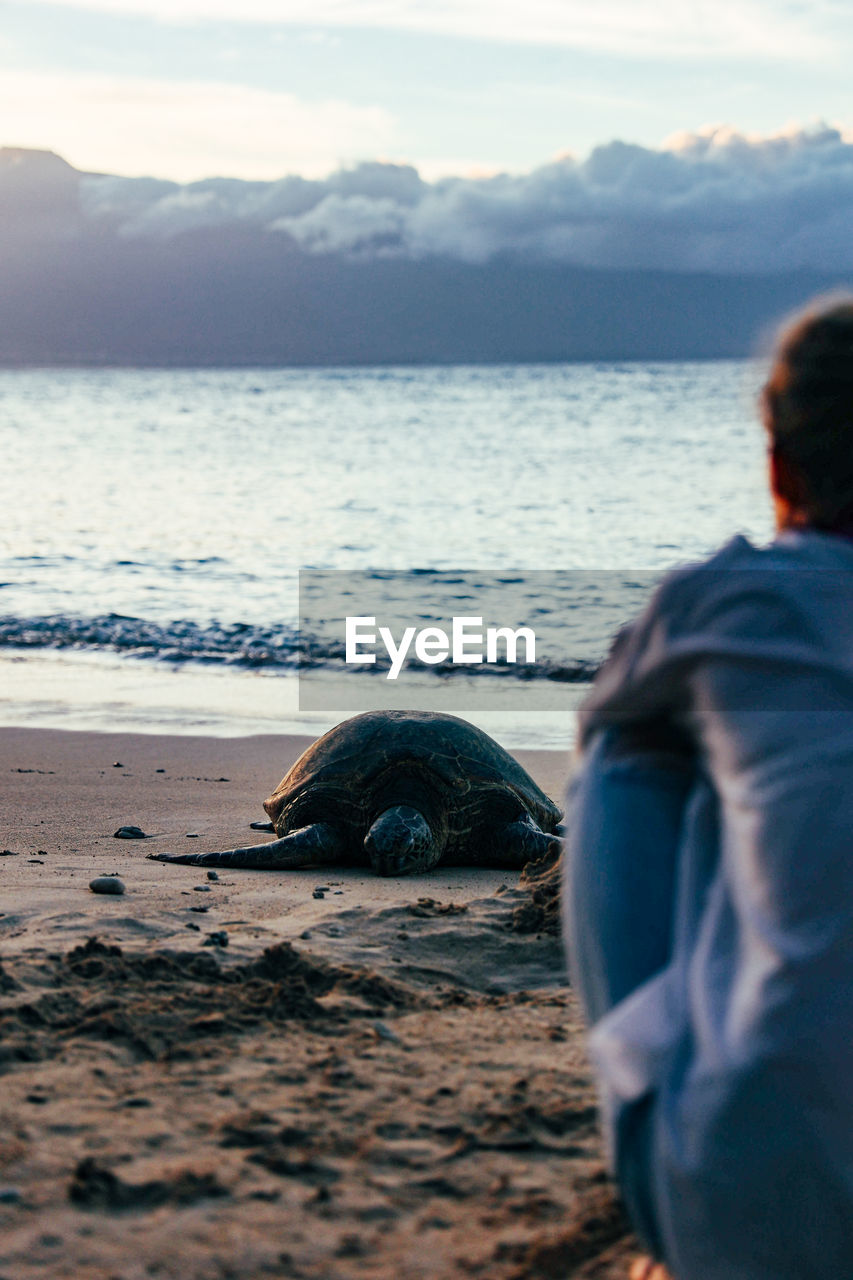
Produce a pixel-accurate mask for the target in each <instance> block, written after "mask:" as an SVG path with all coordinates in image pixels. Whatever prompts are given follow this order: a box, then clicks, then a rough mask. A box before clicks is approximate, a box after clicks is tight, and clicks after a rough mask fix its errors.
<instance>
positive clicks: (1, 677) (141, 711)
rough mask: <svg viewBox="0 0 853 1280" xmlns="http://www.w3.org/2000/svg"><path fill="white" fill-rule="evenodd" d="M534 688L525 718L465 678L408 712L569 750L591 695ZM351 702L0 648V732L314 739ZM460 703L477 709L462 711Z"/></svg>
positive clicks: (294, 683) (215, 672)
mask: <svg viewBox="0 0 853 1280" xmlns="http://www.w3.org/2000/svg"><path fill="white" fill-rule="evenodd" d="M534 683H535V684H536V685H537V688H536V689H535V690H533V693H535V695H536V696H535V698H534V697H533V693H531V695H530V698H529V706H528V709H526V710H524V711H519V710H518V709H517V703H516V699H517V697H518V691H515V692H514V693H513V694H512V698H511V701H510V703H509V706H508V707H507V706H506V705H503V704H502V701H501V695H502V688H501V685H502V682H501V681H500V680H496V682H495V687H494V688H491V689H486V688H485V687H484V685H485V682H484V681H482V680H481V681H475V682H473V691H472V686H471V684H469V683H468V682H466V680H465V678H464V677H456V678H455V680H454V682H453V686H452V687H448V686H446V685H445V684H444V682H442V681H440V680H438V679H436V677H434V676H433V677H425V678H424V679H423V680H422V681H421V682H420V683H417V684H414V685H413V686H409V691H408V692H407V694H406V698H407V699H408V700H410V701H407V703H406V705H407V706H408V705H411V707H412V708H416V707H419V706H420V707H422V708H423V709H426V710H437V711H438V710H442V711H447V712H449V713H451V714H457V715H461V716H462V718H463V719H467V720H471V721H472V722H473V723H475V724H477V725H479V727H480V728H482V729H484V730H485V731H486V732H487V733H489V734H491V736H492V737H494V738H496V739H497V740H498V741H499V742H500V743H501V744H502V745H503V746H505V747H506V748H507V749H508V750H510V751H514V750H515V749H516V748H520V749H525V750H538V749H542V750H546V751H547V750H554V751H558V752H559V751H565V750H568V749H569V748H571V746H572V744H573V742H574V734H575V711H576V708H577V706H578V704H579V703H580V702H581V701H582V699H583V698H584V696H585V695H586V693H587V691H588V689H589V687H590V686H589V685H587V684H583V683H579V684H561V683H554V682H551V681H537V682H534ZM538 686H541V687H538ZM525 689H526V690H529V689H530V686H529V685H525ZM354 692H355V690H354V687H353V685H352V684H348V683H347V681H346V679H342V678H340V677H338V678H334V677H330V679H329V680H328V682H324V688H323V698H322V707H321V708H320V709H317V710H304V709H301V708H300V702H299V694H300V688H299V681H298V678H297V676H296V675H295V674H294V675H283V674H275V675H271V674H268V673H265V672H264V671H237V670H234V669H233V668H227V667H226V668H223V667H217V668H210V667H204V666H202V665H200V664H185V665H183V666H180V667H175V666H172V665H169V664H167V663H165V662H164V663H160V664H157V663H155V662H152V661H151V660H148V659H144V658H132V657H123V656H119V655H116V654H108V653H103V652H96V653H91V652H86V651H82V652H76V651H67V650H38V651H30V650H24V651H19V650H15V649H3V648H0V728H2V729H6V728H8V729H16V728H24V727H31V728H39V729H43V730H49V731H62V730H67V731H74V732H86V731H90V732H98V733H104V734H108V733H113V732H121V733H137V734H144V735H146V736H154V737H158V736H168V737H178V736H182V737H203V736H208V737H213V738H218V739H228V738H246V737H255V736H258V735H265V736H281V737H292V736H296V737H309V738H312V739H313V738H315V737H318V736H319V735H320V734H321V733H325V732H326V730H327V729H330V728H331V727H332V726H333V725H335V724H338V723H339V722H340V721H341V720H344V719H346V718H347V717H348V716H350V715H353V714H356V713H357V712H358V711H360V710H365V709H367V708H365V707H364V706H363V705H354V704H353V696H354ZM361 697H362V695H361V694H359V701H361ZM379 702H380V705H381V697H380V699H379ZM466 702H467V703H468V704H469V705H470V706H472V707H474V708H475V709H474V710H473V711H471V710H467V711H466V707H465V705H462V704H465V703H466ZM282 772H283V771H282Z"/></svg>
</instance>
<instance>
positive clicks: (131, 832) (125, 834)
mask: <svg viewBox="0 0 853 1280" xmlns="http://www.w3.org/2000/svg"><path fill="white" fill-rule="evenodd" d="M113 839H114V840H145V839H147V836H146V835H145V832H144V831H143V830H142V828H141V827H119V829H118V831H114V832H113Z"/></svg>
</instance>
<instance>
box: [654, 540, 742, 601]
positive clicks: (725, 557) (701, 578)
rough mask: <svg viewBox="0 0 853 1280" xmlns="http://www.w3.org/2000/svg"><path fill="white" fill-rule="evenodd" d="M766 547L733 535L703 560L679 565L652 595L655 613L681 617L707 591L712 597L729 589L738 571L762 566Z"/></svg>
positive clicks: (703, 599)
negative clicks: (757, 545)
mask: <svg viewBox="0 0 853 1280" xmlns="http://www.w3.org/2000/svg"><path fill="white" fill-rule="evenodd" d="M765 552H766V548H763V547H756V546H755V545H754V543H752V542H750V541H749V539H748V538H745V537H744V536H743V534H740V533H738V534H735V536H734V537H733V538H730V539H729V540H728V542H726V543H724V544H723V546H721V547H719V548H718V549H717V550H716V551H714V552H713V553H712V554H711V555H710V556H708V557H707V558H706V559H705V560H697V561H693V562H690V563H689V564H683V565H679V566H678V567H677V568H675V569H671V570H670V572H669V573H668V574H666V576H665V577H664V578H663V579H662V580H661V582H660V584H659V586H658V588H657V591H656V592H655V597H654V602H653V607H654V611H655V613H657V614H658V615H660V616H664V617H670V618H672V619H677V618H685V617H687V616H689V615H690V614H692V613H693V611H694V609H695V607H696V605H697V604H699V603H700V602H706V601H707V599H708V595H709V592H710V593H711V594H712V595H714V596H719V595H720V593H721V592H722V593H725V592H726V591H727V590H728V589H730V588H731V587H732V585H733V584H734V581H735V579H736V577H738V576H739V575H740V573H741V572H754V571H755V570H757V569H759V568H761V567H764V566H765V564H766V562H765V560H764V559H763V557H764V555H765Z"/></svg>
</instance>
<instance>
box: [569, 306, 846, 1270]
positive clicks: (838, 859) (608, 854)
mask: <svg viewBox="0 0 853 1280" xmlns="http://www.w3.org/2000/svg"><path fill="white" fill-rule="evenodd" d="M824 321H826V323H827V324H828V327H829V329H830V330H833V332H831V333H830V334H829V337H827V335H826V334H821V333H820V331H819V330H820V326H821V324H823V323H824ZM807 326H810V327H811V329H809V328H807ZM815 335H816V336H815ZM810 342H811V344H812V347H816V348H817V356H815V352H814V351H812V352H811V353H809V352H808V351H807V352H806V355H807V356H808V357H809V360H807V361H806V364H807V372H808V375H809V376H808V378H805V379H804V378H803V377H802V376H800V384H799V385H800V389H801V388H802V384H803V383H804V382H805V383H807V384H808V385H807V386H806V391H807V392H808V394H806V395H805V400H804V406H805V407H804V410H803V412H801V413H800V414H799V418H798V419H797V421H798V422H799V424H800V426H801V427H802V425H803V424H805V427H806V428H808V430H804V431H803V433H802V434H803V436H804V440H805V443H804V444H803V440H800V441H794V444H793V446H791V444H790V440H789V441H788V442H787V444H786V442H785V431H784V428H785V426H786V423H787V424H788V425H790V417H791V415H790V413H789V414H788V418H787V419H786V417H785V413H786V412H787V411H788V409H787V408H786V406H783V407H782V409H780V408H779V405H778V403H775V404H774V402H773V394H774V393H773V385H774V384H773V379H771V382H770V384H769V390H768V395H767V399H768V410H769V416H770V421H769V423H768V425H769V426H770V430H771V435H772V443H773V457H774V473H773V481H774V490H775V492H776V494H777V502H778V503H779V504H780V505H779V507H777V510H779V512H780V525H781V531H780V534H779V537H778V538H777V540H776V541H775V542H774V543H773V544H772V545H771V546H770V547H768V548H763V549H759V548H755V547H753V546H751V545H750V544H749V543H748V542H747V541H745V540H744V539H742V538H736V539H734V540H733V541H732V542H731V543H729V544H728V545H727V546H726V547H724V548H723V549H722V551H720V552H718V553H717V555H715V556H714V557H712V558H711V559H710V560H709V561H707V562H706V563H705V564H704V565H702V566H698V567H696V568H693V569H688V570H682V571H679V572H677V573H676V574H674V575H672V576H671V577H670V578H669V579H668V580H667V581H666V582H665V583H664V584H663V586H662V588H661V589H660V590H659V592H658V594H657V596H656V598H655V600H654V601H653V602H652V604H651V606H650V607H649V609H648V610H647V611H646V613H645V614H644V615H643V617H642V618H641V619H640V620H639V622H638V623H637V624H636V625H635V626H634V627H632V628H631V629H630V630H629V631H628V632H627V633H626V634H625V636H624V637H623V638H622V640H621V641H620V643H619V644H617V646H616V648H615V650H614V653H613V655H612V657H611V659H610V660H609V662H608V664H607V665H606V667H605V669H604V671H603V672H602V675H601V676H600V678H599V680H598V681H597V682H596V686H595V689H594V691H593V694H592V696H591V698H590V699H589V700H588V702H587V704H586V706H585V708H584V709H583V712H582V717H581V727H582V734H583V738H584V741H585V742H586V743H587V748H588V750H587V754H588V763H587V769H586V777H585V778H582V779H581V782H580V784H579V786H578V788H577V791H576V795H575V805H576V812H575V814H574V815H572V819H571V821H572V834H571V838H570V842H569V843H570V848H569V855H570V857H569V861H570V869H569V878H568V894H567V918H568V922H569V931H570V933H571V934H573V935H575V936H574V937H569V939H568V942H569V945H570V948H571V949H573V951H574V969H575V972H576V974H577V976H578V978H579V982H580V986H581V989H582V994H584V995H585V996H586V1002H587V1007H588V1009H589V1010H590V1013H591V1016H592V1020H593V1021H594V1023H595V1025H594V1027H593V1032H592V1037H591V1044H592V1049H593V1055H594V1058H595V1060H596V1062H597V1065H598V1068H599V1072H600V1082H601V1088H602V1093H603V1099H604V1103H605V1115H606V1116H607V1117H608V1119H609V1124H610V1138H611V1143H612V1146H613V1148H614V1151H615V1160H616V1165H617V1171H618V1173H619V1176H620V1179H621V1180H622V1183H623V1189H624V1190H625V1193H626V1199H627V1201H628V1205H629V1208H631V1209H632V1211H633V1215H634V1217H635V1221H636V1225H637V1226H638V1228H639V1229H640V1230H641V1232H642V1233H643V1234H644V1235H645V1236H646V1239H647V1242H648V1243H649V1244H650V1245H651V1246H652V1248H653V1249H654V1250H655V1252H656V1253H657V1254H658V1255H659V1256H662V1257H663V1258H665V1260H666V1262H667V1263H668V1265H669V1266H670V1267H671V1268H672V1270H673V1271H674V1272H675V1274H676V1276H677V1277H678V1280H724V1278H725V1280H759V1278H761V1280H764V1278H766V1280H771V1277H772V1280H789V1278H790V1280H794V1278H795V1277H796V1280H806V1278H810V1277H815V1280H817V1278H823V1277H826V1278H827V1280H829V1277H833V1280H835V1278H836V1277H839V1276H844V1275H853V1090H851V1088H850V1077H851V1069H853V785H851V783H853V538H851V537H850V536H849V531H848V528H847V524H848V521H849V520H850V516H851V515H853V307H850V306H844V307H840V308H839V307H836V308H834V309H833V310H832V311H830V312H827V313H825V316H819V317H817V318H809V319H808V320H807V321H805V322H803V324H801V325H800V326H798V328H797V329H796V330H793V331H792V332H791V334H789V336H788V339H787V348H786V347H785V346H783V348H782V354H781V355H780V359H779V361H778V362H777V366H776V369H775V371H774V373H775V375H776V376H777V379H778V380H780V381H781V382H783V383H785V381H786V379H787V383H786V385H785V386H783V387H782V392H783V393H784V392H785V391H786V389H787V393H788V394H789V397H790V396H792V395H793V394H794V392H797V394H799V392H798V389H797V387H798V384H797V381H796V377H794V376H793V375H791V370H790V369H789V368H788V365H789V364H790V365H792V366H793V373H794V374H796V373H797V372H798V370H797V367H796V362H797V354H798V353H797V343H799V344H800V346H803V345H805V347H808V346H809V343H810ZM792 348H793V355H792ZM839 351H840V352H841V356H838V352H839ZM842 357H843V359H842ZM809 361H811V363H809ZM801 363H802V359H801ZM780 371H781V372H780ZM821 371H822V373H821ZM839 371H840V374H839ZM799 372H800V374H802V370H800V371H799ZM782 374H784V375H785V376H784V377H783V376H782ZM789 375H790V376H789ZM821 376H823V382H821ZM792 386H793V389H794V390H793V392H792V390H791V388H792ZM821 387H822V388H823V391H822V392H821ZM842 392H843V395H842ZM839 404H843V405H844V407H845V412H844V413H841V414H838V405H839ZM818 409H819V411H820V412H819V413H818V412H817V410H818ZM773 410H775V412H776V414H777V418H778V419H779V420H780V421H779V422H777V421H775V420H774V419H773V418H772V413H771V411H773ZM810 410H811V411H812V414H811V419H810V420H809V418H808V414H809V411H810ZM832 413H835V414H836V415H837V416H836V417H835V418H828V417H827V414H832ZM780 423H781V425H780ZM827 424H828V425H827ZM774 427H775V428H776V434H773V433H774ZM821 431H823V435H821ZM827 436H829V437H830V439H829V446H831V447H829V446H828V445H827ZM815 439H817V441H818V444H817V445H815ZM821 439H823V445H821V444H820V441H821ZM798 448H799V449H800V453H798V451H797V450H798ZM803 449H805V451H806V456H805V466H803V456H802V450H803ZM829 459H832V460H833V461H832V462H830V461H829ZM828 466H829V467H830V470H831V471H832V475H831V481H830V482H829V483H828V484H826V485H823V484H822V477H823V474H824V472H825V470H826V468H827V467H828ZM804 471H805V475H806V480H804V479H803V473H804ZM812 475H813V476H816V477H817V482H818V483H817V486H815V484H814V482H813V481H810V482H809V477H810V476H812ZM796 486H799V490H798V492H797V493H796V494H795V493H794V490H795V488H796ZM816 488H817V489H820V494H819V500H818V501H815V500H814V494H815V489H816ZM807 498H811V500H812V501H811V506H810V507H809V505H808V502H807V501H806V499H807ZM794 499H796V500H794ZM786 516H787V518H785V517H786ZM661 725H664V726H666V730H667V732H669V733H670V735H671V736H673V735H674V736H673V740H674V741H676V742H679V743H686V744H689V748H690V751H691V752H692V758H691V761H690V770H689V774H688V773H687V772H686V771H685V769H684V768H683V763H684V762H683V760H682V761H681V765H682V769H681V778H682V779H688V778H689V783H688V782H684V784H683V786H682V789H681V792H680V793H679V794H680V796H681V800H680V801H679V803H681V804H682V808H681V810H679V813H680V814H681V817H680V819H679V825H678V830H677V838H676V840H675V841H674V842H673V848H672V849H671V850H670V851H669V853H666V851H665V850H664V855H665V856H663V857H661V856H660V855H659V852H658V851H657V850H655V848H654V841H655V839H657V838H658V836H659V839H658V843H659V844H660V843H661V842H663V843H665V842H666V840H670V841H672V836H671V835H670V834H668V828H666V824H664V825H663V826H662V827H660V828H659V830H658V834H657V836H656V833H655V823H656V822H658V817H657V814H658V813H659V812H661V811H662V809H663V808H665V807H666V806H667V805H670V807H671V803H672V801H671V796H672V788H671V787H670V790H669V793H666V792H665V791H664V790H662V789H661V783H660V781H659V779H660V778H663V777H664V776H665V775H666V772H667V770H666V764H667V762H666V759H665V753H664V755H663V756H662V755H661V752H660V749H659V743H660V739H661V733H660V726H661ZM650 726H651V727H652V731H650ZM644 734H648V736H649V741H654V742H655V744H656V746H655V748H654V750H653V751H650V753H648V754H647V756H646V759H647V760H649V759H653V761H654V768H653V769H651V771H649V770H648V769H647V770H646V772H645V773H644V772H643V769H644V765H643V763H642V762H643V736H644ZM665 736H666V735H665V734H664V737H665ZM626 741H627V742H628V747H627V749H626V747H625V745H624V744H625V742H626ZM602 742H603V743H604V745H603V746H602V745H601V744H602ZM620 742H621V745H620ZM614 743H615V750H614ZM614 761H615V763H614ZM655 768H656V769H657V770H658V779H657V780H656V778H655V776H654V769H655ZM638 778H639V779H640V781H641V786H640V787H639V788H638V787H637V781H638ZM626 787H627V790H626ZM626 796H627V797H628V799H627V800H626ZM662 797H663V799H662ZM608 804H609V806H610V810H609V814H610V816H609V815H608ZM626 805H627V808H626ZM614 809H619V810H620V818H619V821H620V822H621V823H622V827H621V833H620V832H614V830H613V827H612V812H613V810H614ZM667 820H668V821H669V819H667ZM643 824H645V826H644V829H643V830H642V832H640V830H639V828H642V827H643ZM671 825H672V824H671V821H670V827H671ZM650 832H651V834H650ZM643 840H645V841H646V844H647V847H648V848H649V849H650V851H651V854H652V856H651V857H650V868H649V871H650V875H656V874H657V875H658V877H659V878H666V877H667V876H669V881H668V894H669V900H668V901H669V914H668V916H667V918H666V919H663V918H661V919H660V920H657V921H652V922H651V923H652V932H653V933H654V929H655V928H657V930H658V935H659V942H658V954H660V953H665V954H663V960H662V963H660V964H658V962H657V961H654V963H652V962H651V961H650V960H649V957H650V956H652V955H654V954H655V952H654V948H650V947H646V948H645V952H644V953H643V949H642V948H638V950H637V952H636V954H634V955H633V956H632V954H631V946H632V944H631V939H630V937H627V938H625V940H624V943H620V941H619V938H618V931H617V929H616V928H614V925H613V919H617V920H618V921H621V922H622V923H624V921H626V920H628V919H630V915H631V911H632V909H633V910H635V911H636V913H637V914H636V916H635V920H636V925H637V928H638V931H639V932H640V933H642V932H644V931H646V932H647V931H648V926H649V921H648V920H645V919H643V917H642V912H643V906H642V903H641V902H636V901H635V902H633V903H632V902H629V901H627V900H626V901H625V902H624V903H623V904H622V908H621V910H622V915H621V916H617V917H613V916H612V907H611V904H610V903H609V902H606V901H605V899H606V897H607V895H612V896H613V898H614V899H615V900H616V901H617V903H618V900H619V896H620V893H622V892H623V890H622V889H621V888H620V884H619V879H620V867H621V868H625V867H627V866H628V863H629V860H630V858H631V853H632V849H633V848H637V847H638V846H639V845H641V844H642V842H643ZM650 841H651V842H652V843H649V842H650ZM667 858H668V859H669V861H668V862H667ZM602 861H604V862H605V863H607V864H608V865H607V867H606V868H605V870H604V871H602V868H601V865H600V864H601V862H602ZM597 862H598V864H599V865H598V867H597V870H595V871H594V872H593V871H592V870H591V869H592V868H595V867H596V863H597ZM608 872H612V873H613V874H612V875H610V876H609V875H608V874H607V873H608ZM590 886H592V888H590ZM650 900H652V901H656V900H655V899H654V895H652V898H651V899H650ZM657 901H659V898H658V899H657ZM653 911H654V912H658V914H660V911H659V908H658V907H654V908H653ZM608 916H610V918H608ZM608 930H609V934H610V936H609V937H608V936H607V935H608ZM596 931H598V934H599V935H601V936H596ZM602 939H603V940H602ZM660 940H663V941H660ZM620 951H621V954H619V952H620ZM626 957H627V959H626ZM632 964H633V965H634V971H633V975H632V976H631V977H630V980H626V979H625V977H624V975H625V974H626V973H629V974H630V973H631V965H632ZM608 968H610V969H611V970H613V971H614V972H616V971H618V972H619V975H620V978H619V981H620V983H621V987H618V988H614V987H613V985H612V983H610V984H608V978H607V971H608ZM602 992H603V993H604V995H603V996H602V994H601V993H602Z"/></svg>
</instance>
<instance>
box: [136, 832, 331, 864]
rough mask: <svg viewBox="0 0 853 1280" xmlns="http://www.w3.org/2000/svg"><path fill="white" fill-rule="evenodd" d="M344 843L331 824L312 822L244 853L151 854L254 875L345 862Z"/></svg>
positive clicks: (155, 858)
mask: <svg viewBox="0 0 853 1280" xmlns="http://www.w3.org/2000/svg"><path fill="white" fill-rule="evenodd" d="M345 844H346V842H345V840H344V837H343V835H342V833H341V832H340V830H339V829H338V828H337V827H336V826H334V825H333V824H332V823H331V822H312V823H311V825H310V826H308V827H300V828H299V830H298V831H291V832H289V833H288V834H287V835H286V836H282V837H281V839H280V840H270V841H269V843H268V844H253V845H249V846H248V847H247V848H245V849H222V850H221V851H220V852H217V853H149V854H148V857H149V858H150V859H152V861H154V862H180V863H188V864H189V865H190V866H193V867H245V868H246V869H247V870H249V869H251V870H253V871H287V870H289V869H291V868H297V867H324V866H328V865H329V864H330V863H333V862H342V861H343V860H344V854H345Z"/></svg>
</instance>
